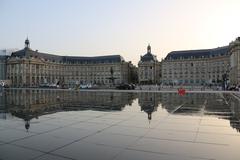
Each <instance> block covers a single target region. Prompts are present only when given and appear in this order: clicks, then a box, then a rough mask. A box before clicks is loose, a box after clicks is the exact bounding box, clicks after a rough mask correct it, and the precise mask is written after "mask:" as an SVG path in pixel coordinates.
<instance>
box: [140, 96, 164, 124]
mask: <svg viewBox="0 0 240 160" xmlns="http://www.w3.org/2000/svg"><path fill="white" fill-rule="evenodd" d="M158 97H159V96H158V94H156V93H152V92H140V93H139V94H138V104H139V106H141V111H144V112H146V113H147V114H148V120H151V119H152V113H153V112H155V111H157V107H158V105H159V98H158Z"/></svg>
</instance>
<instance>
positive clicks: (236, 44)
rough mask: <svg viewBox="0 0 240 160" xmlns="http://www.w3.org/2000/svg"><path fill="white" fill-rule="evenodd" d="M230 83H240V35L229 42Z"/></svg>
mask: <svg viewBox="0 0 240 160" xmlns="http://www.w3.org/2000/svg"><path fill="white" fill-rule="evenodd" d="M229 47H230V50H229V54H230V55H231V57H230V64H231V65H230V84H231V85H240V37H238V38H237V39H236V40H235V41H233V42H231V43H230V44H229Z"/></svg>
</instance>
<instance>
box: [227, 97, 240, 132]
mask: <svg viewBox="0 0 240 160" xmlns="http://www.w3.org/2000/svg"><path fill="white" fill-rule="evenodd" d="M225 96H226V99H228V102H229V103H230V104H229V105H230V109H231V111H232V115H231V116H230V117H229V121H230V125H231V126H232V128H235V129H236V130H237V131H238V132H240V108H239V106H240V101H239V99H238V98H236V97H233V96H230V95H225Z"/></svg>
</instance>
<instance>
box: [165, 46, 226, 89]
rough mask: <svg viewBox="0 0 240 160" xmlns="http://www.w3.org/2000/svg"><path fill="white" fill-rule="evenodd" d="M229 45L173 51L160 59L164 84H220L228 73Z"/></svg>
mask: <svg viewBox="0 0 240 160" xmlns="http://www.w3.org/2000/svg"><path fill="white" fill-rule="evenodd" d="M228 51H229V47H228V46H225V47H219V48H215V49H203V50H186V51H173V52H170V53H169V54H168V55H167V57H166V58H165V59H164V60H163V61H162V82H163V84H165V85H213V84H218V85H222V83H223V77H224V75H227V74H229V73H228V72H229V66H230V59H229V57H230V55H229V52H228Z"/></svg>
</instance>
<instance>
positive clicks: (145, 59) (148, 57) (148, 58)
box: [141, 45, 157, 62]
mask: <svg viewBox="0 0 240 160" xmlns="http://www.w3.org/2000/svg"><path fill="white" fill-rule="evenodd" d="M149 61H157V57H156V56H155V55H154V54H152V52H151V46H150V45H148V47H147V53H146V54H145V55H143V56H141V62H149Z"/></svg>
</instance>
